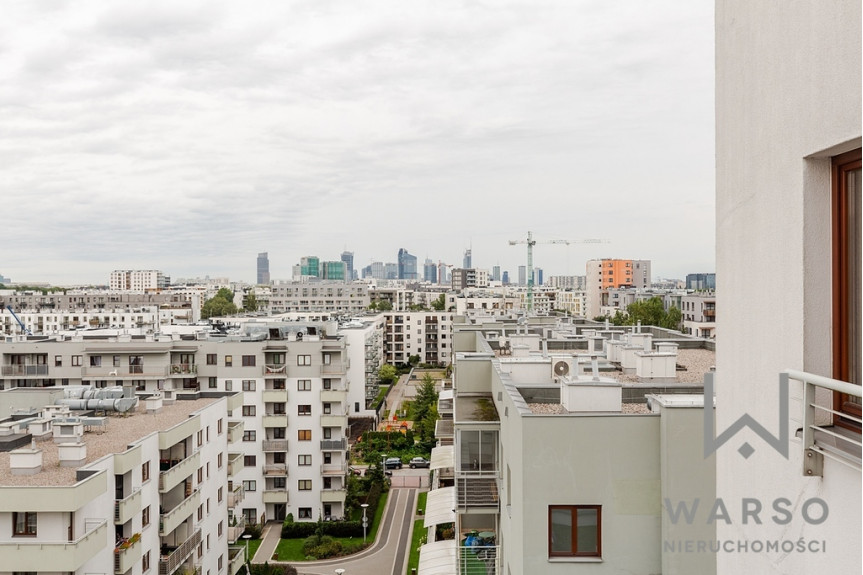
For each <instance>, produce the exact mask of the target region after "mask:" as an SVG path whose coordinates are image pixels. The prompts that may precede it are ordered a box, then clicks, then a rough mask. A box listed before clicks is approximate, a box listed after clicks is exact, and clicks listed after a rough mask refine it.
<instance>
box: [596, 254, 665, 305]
mask: <svg viewBox="0 0 863 575" xmlns="http://www.w3.org/2000/svg"><path fill="white" fill-rule="evenodd" d="M586 267H587V275H586V277H587V279H586V282H587V289H586V295H587V314H588V317H591V318H593V317H596V316H597V315H600V313H601V309H600V308H601V307H602V305H603V295H604V294H605V293H607V291H608V290H609V289H612V288H617V287H622V286H629V287H636V288H641V289H648V288H650V282H651V280H650V260H621V259H612V258H605V259H601V260H589V261H588V262H587V264H586Z"/></svg>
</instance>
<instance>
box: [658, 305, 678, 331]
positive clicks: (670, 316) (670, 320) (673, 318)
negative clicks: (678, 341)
mask: <svg viewBox="0 0 863 575" xmlns="http://www.w3.org/2000/svg"><path fill="white" fill-rule="evenodd" d="M682 322H683V314H682V313H681V311H680V308H678V307H677V306H671V307H670V308H669V309H668V313H666V314H665V318H663V320H662V327H664V328H666V329H676V330H679V329H680V328H681V327H682V325H681V324H682Z"/></svg>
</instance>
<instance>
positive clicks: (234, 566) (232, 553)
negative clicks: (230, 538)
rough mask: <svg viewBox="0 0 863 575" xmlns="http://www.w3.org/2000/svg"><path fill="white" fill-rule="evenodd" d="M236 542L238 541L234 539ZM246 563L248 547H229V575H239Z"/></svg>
mask: <svg viewBox="0 0 863 575" xmlns="http://www.w3.org/2000/svg"><path fill="white" fill-rule="evenodd" d="M234 541H236V539H234ZM245 563H246V546H245V545H242V546H241V545H238V546H236V547H233V546H231V547H228V575H237V573H239V572H240V569H242V568H243V565H244V564H245Z"/></svg>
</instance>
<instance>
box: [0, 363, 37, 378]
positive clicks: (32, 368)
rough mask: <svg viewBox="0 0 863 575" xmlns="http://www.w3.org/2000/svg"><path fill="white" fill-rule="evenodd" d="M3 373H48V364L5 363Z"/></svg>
mask: <svg viewBox="0 0 863 575" xmlns="http://www.w3.org/2000/svg"><path fill="white" fill-rule="evenodd" d="M2 373H3V375H18V376H28V375H48V366H47V365H4V366H3V370H2Z"/></svg>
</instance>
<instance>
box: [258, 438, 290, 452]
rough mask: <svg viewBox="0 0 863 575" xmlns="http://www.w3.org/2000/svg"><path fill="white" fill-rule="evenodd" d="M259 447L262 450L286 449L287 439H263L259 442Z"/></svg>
mask: <svg viewBox="0 0 863 575" xmlns="http://www.w3.org/2000/svg"><path fill="white" fill-rule="evenodd" d="M261 449H263V450H264V451H287V450H288V440H287V439H265V440H263V441H262V442H261Z"/></svg>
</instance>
